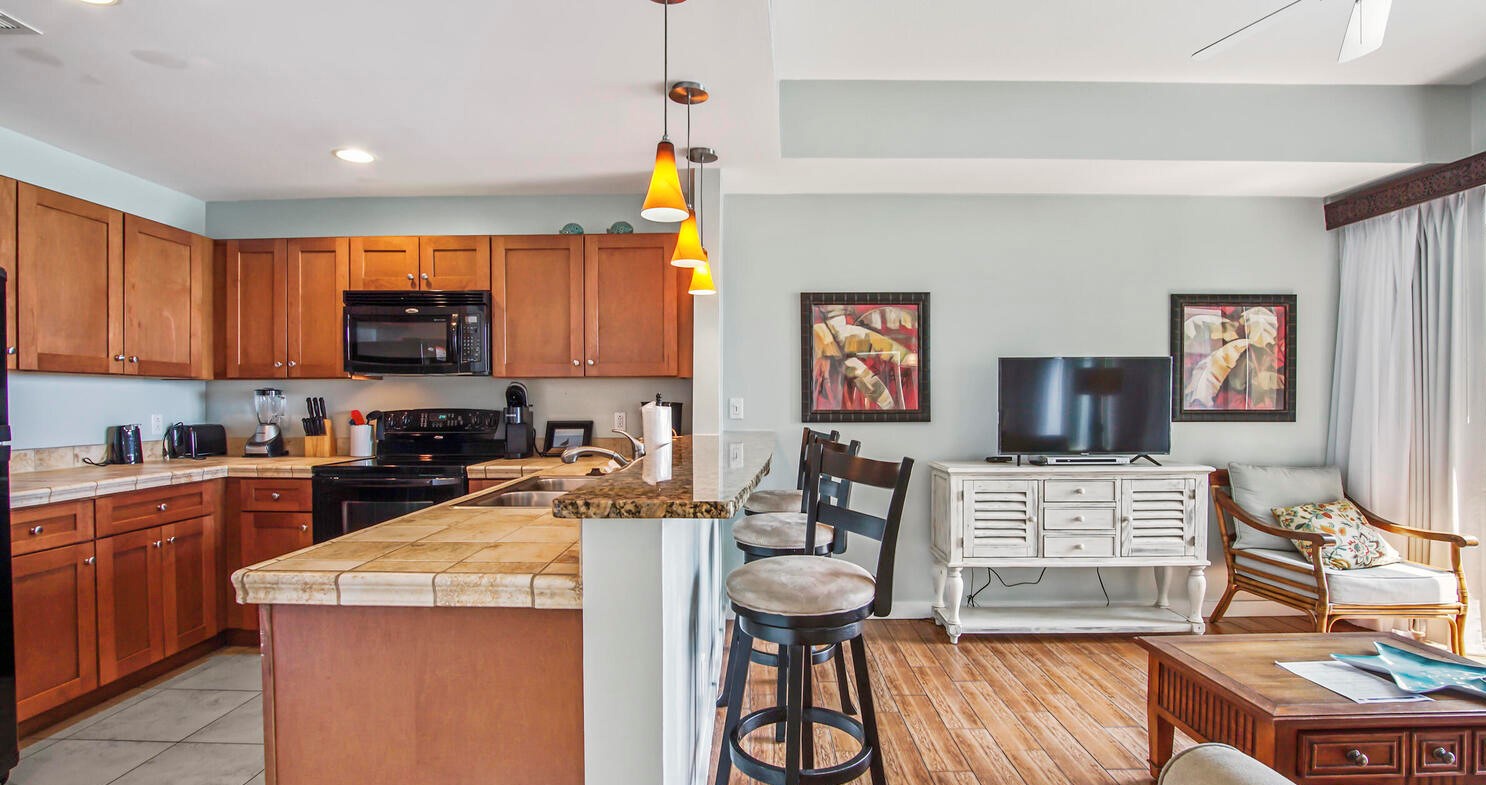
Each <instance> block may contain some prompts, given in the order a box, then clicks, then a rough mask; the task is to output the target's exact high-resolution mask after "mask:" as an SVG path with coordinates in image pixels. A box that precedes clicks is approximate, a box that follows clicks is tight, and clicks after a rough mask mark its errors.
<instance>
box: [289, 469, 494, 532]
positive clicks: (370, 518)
mask: <svg viewBox="0 0 1486 785" xmlns="http://www.w3.org/2000/svg"><path fill="white" fill-rule="evenodd" d="M467 487H468V483H467V482H466V481H465V479H464V478H463V477H346V476H341V477H316V478H315V480H314V491H315V503H314V519H315V542H325V541H326V540H333V539H335V538H336V537H339V536H341V535H343V534H350V533H351V532H353V531H357V530H360V529H365V528H368V527H371V526H375V525H377V524H379V523H382V522H383V521H390V520H392V519H393V518H398V517H401V516H403V515H407V514H408V513H410V512H416V511H418V510H421V509H423V508H425V507H432V506H433V505H435V504H441V503H443V502H446V501H449V500H450V499H457V498H459V497H460V496H463V495H465V493H466V492H467V491H466V488H467Z"/></svg>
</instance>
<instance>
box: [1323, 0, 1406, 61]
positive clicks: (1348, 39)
mask: <svg viewBox="0 0 1486 785" xmlns="http://www.w3.org/2000/svg"><path fill="white" fill-rule="evenodd" d="M1391 10H1393V0H1354V2H1353V3H1352V16H1351V17H1350V18H1348V19H1347V33H1346V35H1344V36H1343V37H1342V50H1341V53H1340V54H1338V55H1337V57H1336V61H1337V62H1338V63H1349V62H1351V61H1353V60H1356V59H1357V58H1359V57H1362V56H1363V55H1369V54H1372V53H1373V52H1376V51H1378V49H1379V48H1380V47H1382V45H1383V34H1384V33H1385V32H1387V30H1388V12H1389V11H1391Z"/></svg>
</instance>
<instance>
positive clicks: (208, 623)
mask: <svg viewBox="0 0 1486 785" xmlns="http://www.w3.org/2000/svg"><path fill="white" fill-rule="evenodd" d="M161 534H162V535H163V536H164V539H165V545H164V547H163V549H162V551H163V560H162V561H163V566H162V569H163V577H164V581H163V587H162V590H163V594H164V597H165V603H164V611H165V613H164V616H165V654H166V655H167V656H169V655H171V654H175V653H176V652H178V651H180V650H182V649H185V648H188V647H190V646H194V645H195V644H198V643H200V642H202V641H204V640H206V639H207V638H210V637H212V636H213V635H216V634H217V630H219V629H221V627H220V625H219V624H218V623H217V581H216V575H217V518H216V516H214V515H208V516H206V517H203V518H193V519H191V520H189V521H181V522H180V523H172V524H169V525H167V526H164V527H162V528H161Z"/></svg>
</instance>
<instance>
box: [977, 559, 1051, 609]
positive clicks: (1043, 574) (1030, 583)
mask: <svg viewBox="0 0 1486 785" xmlns="http://www.w3.org/2000/svg"><path fill="white" fill-rule="evenodd" d="M992 575H994V576H996V580H997V582H999V583H1000V584H1001V586H1002V588H1006V589H1014V588H1016V587H1018V586H1036V585H1037V584H1039V583H1042V579H1043V578H1044V577H1046V576H1047V568H1046V567H1043V568H1042V569H1041V570H1040V571H1038V573H1037V577H1036V578H1035V579H1033V580H1030V581H1018V582H1016V583H1007V582H1006V579H1005V578H1002V577H1001V573H999V572H996V570H995V569H994V568H992V567H987V568H986V582H985V585H983V586H981V587H980V588H979V589H976V590H975V591H973V592H971V593H970V596H969V597H967V598H965V603H966V604H967V605H969V606H970V607H972V608H978V607H980V606H979V605H978V604H976V601H975V598H976V597H978V596H980V593H981V592H983V591H985V590H986V589H989V588H990V587H991V576H992Z"/></svg>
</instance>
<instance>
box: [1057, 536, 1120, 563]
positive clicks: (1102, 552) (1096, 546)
mask: <svg viewBox="0 0 1486 785" xmlns="http://www.w3.org/2000/svg"><path fill="white" fill-rule="evenodd" d="M1042 555H1043V556H1045V557H1066V558H1089V559H1095V558H1100V559H1107V558H1110V557H1112V556H1114V555H1115V538H1114V537H1113V536H1112V535H1111V536H1109V537H1099V536H1091V537H1079V536H1071V535H1070V536H1065V535H1054V534H1048V535H1044V536H1043V538H1042Z"/></svg>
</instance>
